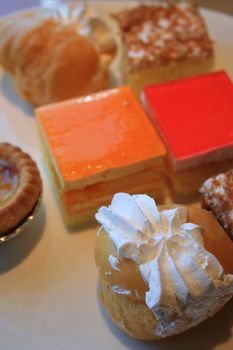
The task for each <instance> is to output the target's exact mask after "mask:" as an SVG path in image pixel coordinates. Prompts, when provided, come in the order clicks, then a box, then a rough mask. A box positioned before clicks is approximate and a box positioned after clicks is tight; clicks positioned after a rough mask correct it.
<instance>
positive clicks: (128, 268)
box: [95, 193, 233, 340]
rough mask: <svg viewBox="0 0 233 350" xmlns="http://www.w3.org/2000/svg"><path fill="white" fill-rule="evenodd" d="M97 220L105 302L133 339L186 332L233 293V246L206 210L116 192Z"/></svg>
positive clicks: (96, 254) (116, 320)
mask: <svg viewBox="0 0 233 350" xmlns="http://www.w3.org/2000/svg"><path fill="white" fill-rule="evenodd" d="M96 219H97V221H98V222H99V223H101V224H102V226H101V228H100V230H99V231H98V235H97V241H96V248H95V260H96V264H97V267H98V270H99V274H100V283H101V287H102V293H101V298H102V301H103V303H104V305H105V307H106V309H107V311H108V313H109V315H110V316H111V318H112V320H113V322H114V323H115V324H116V325H117V326H118V327H120V328H121V329H122V330H123V331H125V332H126V333H127V334H129V335H131V336H132V337H135V338H138V339H144V340H152V339H159V338H165V337H169V336H172V335H175V334H178V333H182V332H184V331H186V330H188V329H189V328H191V327H193V326H196V325H197V324H199V323H200V322H202V321H204V320H206V319H207V318H208V317H211V316H213V315H214V314H215V313H216V312H218V311H219V310H220V309H221V308H222V307H223V306H224V305H225V303H226V302H227V301H229V300H230V299H231V297H232V296H233V275H232V273H233V244H232V242H231V241H230V239H229V238H228V236H227V235H226V234H225V232H224V231H223V230H222V228H221V227H220V226H219V224H218V222H217V221H216V220H215V218H214V217H213V215H212V214H211V213H209V212H207V211H206V210H204V209H199V208H194V207H190V208H187V207H185V206H180V205H179V206H165V207H160V208H158V207H157V206H156V203H155V202H154V200H153V199H152V198H150V197H149V196H147V195H133V196H130V195H128V194H126V193H118V194H116V195H115V196H114V197H113V200H112V203H111V205H110V206H108V207H101V208H100V209H99V211H98V212H97V214H96Z"/></svg>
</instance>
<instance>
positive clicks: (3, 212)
mask: <svg viewBox="0 0 233 350" xmlns="http://www.w3.org/2000/svg"><path fill="white" fill-rule="evenodd" d="M41 191H42V184H41V178H40V173H39V170H38V168H37V165H36V163H35V162H34V161H33V160H32V158H31V157H30V156H29V155H28V154H27V153H24V152H23V151H22V150H21V149H20V148H19V147H16V146H12V145H11V144H9V143H0V222H1V225H0V236H2V235H5V234H8V233H9V232H10V231H12V230H13V229H15V228H16V227H17V226H18V225H19V224H20V223H21V222H22V221H23V220H24V219H25V218H26V217H27V216H28V215H29V214H30V212H31V211H32V210H33V208H34V206H35V205H36V203H37V201H38V199H39V196H40V195H41Z"/></svg>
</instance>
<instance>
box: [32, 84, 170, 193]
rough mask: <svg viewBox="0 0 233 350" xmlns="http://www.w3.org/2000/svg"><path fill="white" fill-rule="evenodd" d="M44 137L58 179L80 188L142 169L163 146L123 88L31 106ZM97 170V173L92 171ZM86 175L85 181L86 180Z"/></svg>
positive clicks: (133, 100) (161, 153)
mask: <svg viewBox="0 0 233 350" xmlns="http://www.w3.org/2000/svg"><path fill="white" fill-rule="evenodd" d="M36 113H37V116H38V120H39V125H40V128H41V130H42V135H43V138H44V140H45V142H46V144H47V146H48V148H49V154H50V156H51V158H52V164H53V165H54V166H55V169H56V171H57V173H58V177H59V179H60V181H61V183H63V184H64V183H67V182H74V181H79V184H77V183H76V187H78V186H79V187H84V186H85V185H86V184H87V182H88V184H91V183H96V182H98V181H106V179H110V178H111V179H113V178H116V177H118V176H119V172H118V173H117V174H116V173H114V174H113V172H114V169H117V170H119V168H120V169H121V172H122V173H124V175H126V174H128V173H130V170H129V168H128V166H132V167H133V166H134V170H131V172H132V173H133V172H135V171H138V169H136V166H135V165H137V166H139V167H141V170H143V167H144V165H143V164H144V163H143V162H144V161H145V162H149V161H150V160H153V161H155V160H156V159H157V158H159V157H160V158H161V157H163V155H164V146H163V144H162V142H161V141H160V139H159V137H158V135H157V133H156V131H155V129H154V127H153V126H152V124H151V122H150V121H149V120H148V118H147V116H146V114H145V113H144V111H143V109H142V108H141V106H140V104H139V103H138V101H137V99H136V98H135V96H134V95H133V93H132V92H131V90H130V89H129V88H128V87H121V88H116V89H113V90H108V91H105V92H101V93H97V94H94V95H91V96H87V97H83V98H77V99H73V100H69V101H64V102H61V103H56V104H52V105H49V106H45V107H41V108H38V109H37V110H36ZM96 174H99V176H98V177H96V176H95V175H96ZM88 178H89V179H91V180H90V181H89V180H88Z"/></svg>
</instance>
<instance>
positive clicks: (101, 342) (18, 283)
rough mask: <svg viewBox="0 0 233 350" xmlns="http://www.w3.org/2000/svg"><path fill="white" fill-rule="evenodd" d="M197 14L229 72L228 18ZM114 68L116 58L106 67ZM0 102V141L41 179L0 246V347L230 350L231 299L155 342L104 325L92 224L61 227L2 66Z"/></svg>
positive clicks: (36, 148) (26, 112)
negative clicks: (23, 155)
mask: <svg viewBox="0 0 233 350" xmlns="http://www.w3.org/2000/svg"><path fill="white" fill-rule="evenodd" d="M90 4H91V2H90ZM127 5H132V2H130V1H128V2H126V1H124V2H121V1H112V2H111V1H100V2H97V3H93V4H91V6H93V7H94V8H95V9H96V11H97V12H98V13H100V14H101V15H103V16H107V15H108V14H109V13H112V12H114V11H115V10H118V9H119V8H122V7H123V6H124V7H126V6H127ZM34 11H36V10H34ZM202 13H203V16H204V18H205V20H206V22H207V26H208V28H209V32H210V35H211V37H212V38H214V40H215V52H216V66H215V69H225V70H226V71H227V72H228V74H229V75H230V76H231V78H233V67H232V57H233V43H232V35H231V33H232V32H233V18H232V17H231V16H228V15H224V14H221V13H217V12H214V11H210V10H202ZM116 67H117V63H115V65H114V66H113V68H112V69H113V70H114V71H115V70H116ZM0 106H1V108H0V142H10V143H13V144H15V145H18V146H20V147H22V148H23V149H25V150H27V152H28V153H30V155H31V156H32V157H33V158H34V159H35V160H36V161H37V164H38V167H39V168H40V171H41V176H42V181H43V198H42V203H41V205H40V208H39V211H38V212H37V215H36V216H35V219H34V220H33V223H32V224H31V225H26V226H25V229H24V231H23V232H22V234H20V235H17V236H16V237H15V238H14V239H12V240H9V241H8V242H4V243H3V244H1V245H0V280H1V288H0V310H1V315H0V344H1V349H4V350H8V349H9V350H29V349H30V350H31V349H33V350H37V349H38V350H39V349H44V350H46V349H50V350H52V349H56V350H59V349H63V350H64V349H67V350H73V349H82V350H84V349H101V350H105V349H106V350H107V349H112V350H115V349H117V350H119V349H134V350H137V349H140V350H141V349H161V350H162V349H163V350H165V349H179V350H182V349H190V350H191V349H215V350H231V349H232V348H233V316H232V308H233V300H231V302H230V303H228V304H227V305H226V307H225V308H224V310H223V311H222V312H220V313H219V314H218V315H217V316H215V317H214V318H213V319H209V320H208V321H206V322H204V323H203V324H201V325H200V326H198V327H196V328H193V329H191V330H189V331H188V332H186V333H184V334H181V335H179V336H176V337H172V338H170V339H169V338H168V339H166V340H163V341H157V342H141V341H137V340H135V339H131V338H129V337H128V336H126V335H125V334H123V333H121V332H120V331H119V330H118V329H117V328H116V327H115V326H114V325H113V324H112V323H111V320H110V318H109V317H108V315H107V314H106V312H105V310H104V309H103V307H102V305H101V302H100V301H99V297H98V293H99V285H98V271H97V269H96V266H95V263H94V257H93V252H94V244H95V237H96V232H97V225H96V226H90V227H88V226H86V227H81V228H78V229H77V230H73V231H69V230H67V228H66V227H65V224H64V222H63V218H62V216H61V214H60V210H59V207H58V204H57V201H56V199H55V194H54V193H53V190H52V186H51V183H50V178H49V174H48V171H47V169H46V166H45V163H44V160H43V156H42V153H41V149H40V145H39V139H38V135H37V127H36V122H35V117H34V112H33V109H32V107H30V106H29V105H28V104H26V103H24V102H23V101H22V100H20V98H19V97H18V96H17V95H16V93H15V90H14V89H13V87H12V85H11V82H10V79H9V78H8V76H7V75H6V74H4V73H3V72H2V71H0ZM226 127H227V126H226Z"/></svg>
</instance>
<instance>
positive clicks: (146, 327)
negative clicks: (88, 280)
mask: <svg viewBox="0 0 233 350" xmlns="http://www.w3.org/2000/svg"><path fill="white" fill-rule="evenodd" d="M101 288H102V292H101V299H102V301H103V304H104V306H105V308H106V310H107V311H108V313H109V315H110V316H111V318H112V321H113V322H114V323H115V324H116V326H118V327H119V328H120V329H121V330H123V331H124V332H126V333H127V334H128V335H130V336H133V337H134V338H137V339H142V340H154V339H159V338H161V337H159V336H157V335H156V334H155V329H156V327H157V326H158V324H159V322H158V321H157V320H156V318H155V317H154V315H153V313H152V311H151V310H150V309H149V308H148V307H147V306H146V305H145V304H144V303H139V302H136V301H133V300H131V299H128V298H125V297H124V296H122V295H119V294H117V293H114V292H113V291H112V289H111V288H110V287H109V286H108V285H107V284H106V283H104V282H101Z"/></svg>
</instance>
